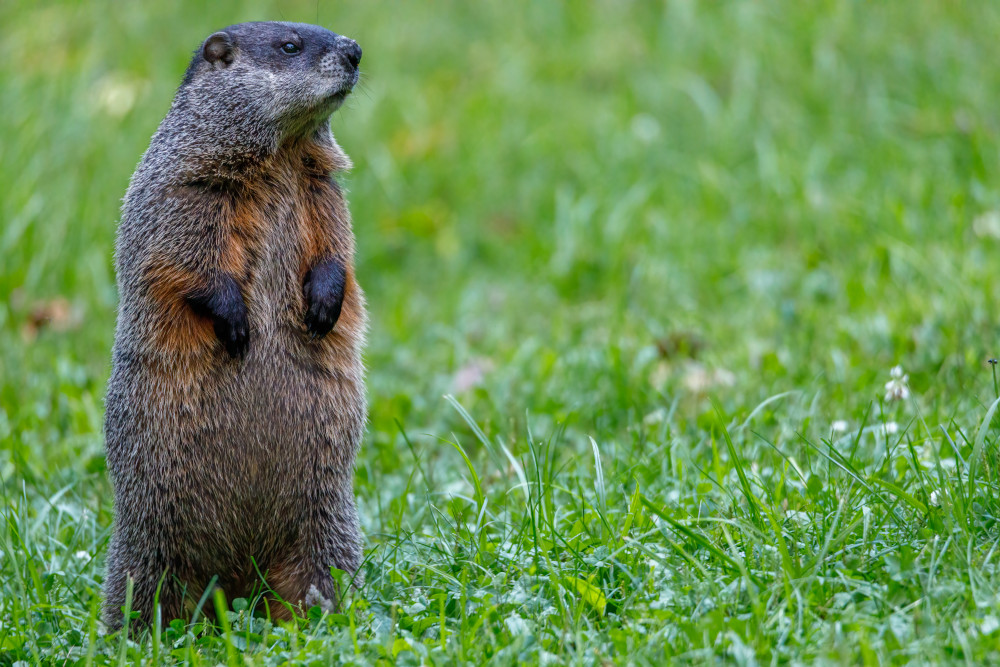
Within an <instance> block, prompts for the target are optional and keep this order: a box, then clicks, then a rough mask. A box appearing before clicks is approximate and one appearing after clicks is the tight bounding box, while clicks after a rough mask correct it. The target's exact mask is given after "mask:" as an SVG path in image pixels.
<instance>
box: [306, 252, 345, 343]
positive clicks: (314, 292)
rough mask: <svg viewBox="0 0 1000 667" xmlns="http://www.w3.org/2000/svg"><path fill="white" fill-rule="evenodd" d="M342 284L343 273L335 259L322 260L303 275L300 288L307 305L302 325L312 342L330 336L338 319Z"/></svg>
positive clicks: (341, 264)
mask: <svg viewBox="0 0 1000 667" xmlns="http://www.w3.org/2000/svg"><path fill="white" fill-rule="evenodd" d="M346 282H347V272H346V271H345V269H344V265H343V263H342V262H341V261H340V260H339V259H337V258H336V257H332V258H330V259H326V260H323V261H322V262H320V263H319V264H317V265H316V266H314V267H313V268H312V269H311V270H310V271H309V272H308V273H307V274H306V279H305V281H304V283H303V286H302V288H303V291H304V292H305V297H306V304H308V308H307V309H306V317H305V324H306V330H307V331H309V335H310V336H312V337H313V338H314V339H315V338H322V337H323V336H325V335H326V334H328V333H330V330H331V329H333V326H334V325H335V324H336V323H337V320H338V319H340V309H341V308H342V307H343V305H344V284H345V283H346Z"/></svg>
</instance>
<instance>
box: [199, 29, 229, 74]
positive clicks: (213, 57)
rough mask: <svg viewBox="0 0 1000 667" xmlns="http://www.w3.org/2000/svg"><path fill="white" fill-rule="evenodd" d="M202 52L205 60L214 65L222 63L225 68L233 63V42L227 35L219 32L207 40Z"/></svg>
mask: <svg viewBox="0 0 1000 667" xmlns="http://www.w3.org/2000/svg"><path fill="white" fill-rule="evenodd" d="M201 52H202V54H204V56H205V60H207V61H208V62H210V63H212V64H213V65H214V64H215V63H222V65H223V66H226V65H228V64H230V63H231V62H233V41H232V40H231V39H229V35H227V34H226V33H224V32H217V33H215V34H214V35H210V36H209V38H208V39H206V40H205V45H204V46H203V47H201Z"/></svg>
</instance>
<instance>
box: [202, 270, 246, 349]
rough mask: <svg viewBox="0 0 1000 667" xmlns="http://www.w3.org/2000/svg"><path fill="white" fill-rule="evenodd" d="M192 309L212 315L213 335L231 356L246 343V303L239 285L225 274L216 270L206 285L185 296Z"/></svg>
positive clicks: (205, 314)
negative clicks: (215, 275)
mask: <svg viewBox="0 0 1000 667" xmlns="http://www.w3.org/2000/svg"><path fill="white" fill-rule="evenodd" d="M188 303H189V304H191V308H192V309H194V311H195V312H196V313H198V314H199V315H201V316H203V317H209V318H211V319H212V323H213V324H214V325H215V335H216V336H217V337H218V338H219V341H221V342H222V344H223V345H224V346H225V348H226V352H228V353H229V356H231V357H239V356H241V355H243V353H244V352H246V350H247V346H248V345H249V343H250V325H249V323H248V322H247V306H246V303H244V301H243V295H242V294H241V293H240V286H239V285H238V284H237V283H236V280H235V279H234V278H233V277H232V276H230V275H228V274H224V273H223V274H219V275H218V276H217V277H216V278H215V279H214V280H212V281H210V282H209V284H208V285H206V287H204V288H203V289H201V290H199V291H198V292H196V293H194V294H192V295H190V296H189V297H188Z"/></svg>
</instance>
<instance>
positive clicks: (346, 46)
mask: <svg viewBox="0 0 1000 667" xmlns="http://www.w3.org/2000/svg"><path fill="white" fill-rule="evenodd" d="M341 49H342V50H343V52H344V56H345V57H346V58H347V62H349V63H351V67H354V68H357V66H358V63H360V62H361V47H360V46H358V43H357V42H355V41H354V40H353V39H347V40H346V41H345V42H344V43H343V46H341Z"/></svg>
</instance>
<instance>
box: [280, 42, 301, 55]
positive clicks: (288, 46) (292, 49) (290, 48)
mask: <svg viewBox="0 0 1000 667" xmlns="http://www.w3.org/2000/svg"><path fill="white" fill-rule="evenodd" d="M281 50H282V51H284V52H285V53H287V54H288V55H290V56H292V55H295V54H296V53H298V52H299V51H301V50H302V49H300V48H299V47H297V46H295V45H294V44H292V43H291V42H285V43H284V44H282V45H281Z"/></svg>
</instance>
